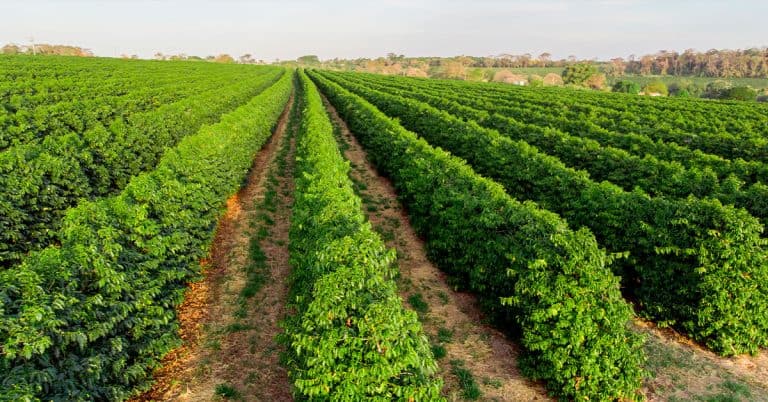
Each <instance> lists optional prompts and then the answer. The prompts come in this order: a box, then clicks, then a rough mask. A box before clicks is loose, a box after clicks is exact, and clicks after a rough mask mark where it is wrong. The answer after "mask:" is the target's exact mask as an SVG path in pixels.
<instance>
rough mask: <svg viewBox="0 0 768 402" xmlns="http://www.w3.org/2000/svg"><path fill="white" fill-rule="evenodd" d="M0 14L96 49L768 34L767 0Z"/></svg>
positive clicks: (545, 43) (140, 4) (223, 6)
mask: <svg viewBox="0 0 768 402" xmlns="http://www.w3.org/2000/svg"><path fill="white" fill-rule="evenodd" d="M0 21H2V24H0V44H3V43H9V42H13V43H19V44H28V43H29V42H30V38H32V37H33V38H34V40H35V42H39V43H55V44H72V45H78V46H83V47H85V48H89V49H91V50H93V51H94V52H95V53H96V54H97V55H99V56H117V55H120V54H138V55H139V56H141V57H151V56H152V55H153V54H154V53H155V52H157V51H160V52H163V53H166V54H177V53H186V54H189V55H199V56H205V55H210V54H219V53H229V54H231V55H233V56H239V55H241V54H244V53H251V54H253V55H254V57H255V58H257V59H263V60H267V61H272V60H274V59H276V58H279V59H281V60H286V59H295V58H296V57H298V56H301V55H306V54H316V55H318V56H319V57H320V58H321V59H329V58H334V57H341V58H353V57H378V56H384V55H385V54H386V53H389V52H394V53H397V54H404V55H406V56H456V55H461V54H465V55H473V56H488V55H497V54H501V53H510V54H523V53H531V54H533V55H538V54H540V53H542V52H545V51H546V52H550V53H552V55H553V56H554V58H565V57H567V56H569V55H575V56H577V57H579V58H599V59H607V58H611V57H618V56H621V57H627V56H629V55H630V54H636V55H641V54H647V53H653V52H656V51H658V50H661V49H666V50H678V51H682V50H685V49H687V48H694V49H697V50H702V51H704V50H707V49H711V48H718V49H722V48H730V49H737V48H740V49H744V48H749V47H760V46H766V45H768V1H766V0H734V1H712V0H701V1H697V0H666V1H661V0H645V1H644V0H571V1H565V0H539V1H534V0H510V1H502V0H476V1H458V0H442V1H440V0H410V1H409V0H378V1H373V2H367V1H350V0H328V1H309V0H220V1H203V0H185V1H182V0H130V1H129V0H112V1H109V0H102V1H98V0H58V1H54V0H19V1H17V0H0Z"/></svg>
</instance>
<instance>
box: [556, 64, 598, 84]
mask: <svg viewBox="0 0 768 402" xmlns="http://www.w3.org/2000/svg"><path fill="white" fill-rule="evenodd" d="M595 74H597V68H596V67H595V66H594V65H593V64H591V63H576V64H571V65H569V66H567V67H565V70H563V82H565V83H566V84H575V85H583V84H584V82H585V81H587V80H588V79H589V78H590V77H591V76H593V75H595Z"/></svg>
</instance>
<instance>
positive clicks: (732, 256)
mask: <svg viewBox="0 0 768 402" xmlns="http://www.w3.org/2000/svg"><path fill="white" fill-rule="evenodd" d="M349 87H350V89H351V90H353V91H357V92H359V93H361V94H364V96H365V98H366V99H367V100H368V101H370V102H372V103H373V104H374V105H375V106H377V107H378V108H379V109H380V110H382V111H383V112H384V113H387V114H388V115H390V116H392V117H396V118H398V119H399V121H400V122H401V124H402V125H403V126H404V127H405V128H407V129H410V130H412V131H414V132H416V133H418V134H419V135H420V136H422V137H423V138H424V139H425V140H426V141H428V142H429V143H430V144H432V145H434V146H439V147H442V148H443V149H446V150H447V151H449V152H451V153H453V154H454V155H457V156H458V157H461V158H463V159H465V160H466V161H467V162H469V164H470V165H471V166H472V167H473V168H474V169H475V170H476V171H477V172H478V173H480V174H482V175H484V176H486V177H489V178H492V179H495V180H497V181H498V182H499V183H501V184H502V185H503V186H504V187H505V189H506V190H507V192H508V193H509V194H510V195H511V196H513V197H518V198H520V199H527V200H531V201H534V202H537V203H538V204H539V205H541V206H542V207H543V208H546V209H548V210H551V211H553V212H556V213H558V214H560V215H561V216H562V217H563V218H565V219H566V220H567V221H568V222H569V223H570V224H571V225H575V226H579V227H581V226H586V227H588V228H590V229H591V230H592V231H593V232H594V233H595V235H596V236H597V239H598V241H599V242H600V244H601V245H603V246H605V247H606V248H608V250H609V251H612V252H615V253H623V252H628V258H626V259H622V260H620V261H618V263H619V264H617V267H619V268H620V269H619V273H620V274H621V275H622V276H623V279H624V284H625V286H627V287H628V288H629V290H631V291H632V292H633V294H634V296H635V297H636V299H637V300H638V303H639V306H640V308H641V312H642V314H644V315H645V316H648V317H650V318H652V319H654V320H656V321H657V322H658V323H659V324H662V325H672V324H673V325H675V326H676V327H677V328H679V329H680V330H681V331H683V332H685V333H687V334H688V335H690V336H691V337H692V338H694V339H696V340H697V341H700V342H702V343H705V344H706V345H707V346H709V347H710V348H712V349H713V350H714V351H716V352H718V353H721V354H724V355H734V354H739V353H745V352H753V353H754V352H756V351H757V350H758V348H760V347H762V346H766V345H768V255H767V254H766V251H765V246H766V241H765V240H764V239H763V238H762V237H761V234H762V231H763V226H762V225H761V224H760V223H759V221H758V220H757V219H755V218H754V217H752V216H750V215H749V214H748V213H747V212H746V211H744V210H742V209H736V208H733V207H729V206H723V205H722V204H721V203H720V202H719V201H717V200H701V199H697V198H693V197H689V198H687V199H667V198H663V197H649V196H648V195H647V194H645V193H643V192H639V191H633V192H626V191H624V190H622V189H621V188H619V187H617V186H616V185H613V184H611V183H608V182H603V183H596V182H594V181H592V180H591V179H590V178H589V176H588V174H586V173H585V172H583V171H576V170H574V169H571V168H568V167H567V166H565V165H564V164H563V163H562V162H561V161H560V160H559V159H557V158H555V157H552V156H549V155H546V154H543V153H542V152H541V151H539V150H538V149H537V148H535V147H533V146H531V145H529V144H527V143H525V142H523V141H514V140H512V139H510V138H508V137H505V136H502V135H501V134H499V133H498V132H497V131H495V130H491V129H487V128H484V127H481V126H479V125H478V124H477V123H475V122H472V121H463V120H461V119H459V118H457V117H455V116H453V115H451V114H449V113H447V112H445V111H440V110H438V109H435V108H433V107H431V106H429V105H427V104H424V103H422V102H419V101H416V100H411V99H406V98H402V97H399V96H396V95H388V94H385V93H381V92H376V91H371V90H367V89H365V88H363V87H361V86H353V85H349Z"/></svg>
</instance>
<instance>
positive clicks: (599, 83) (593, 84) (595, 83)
mask: <svg viewBox="0 0 768 402" xmlns="http://www.w3.org/2000/svg"><path fill="white" fill-rule="evenodd" d="M584 86H585V87H587V88H592V89H598V90H599V89H603V88H604V87H605V74H601V73H597V74H592V75H590V76H589V78H587V79H586V80H585V81H584Z"/></svg>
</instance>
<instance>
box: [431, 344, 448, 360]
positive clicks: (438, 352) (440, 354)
mask: <svg viewBox="0 0 768 402" xmlns="http://www.w3.org/2000/svg"><path fill="white" fill-rule="evenodd" d="M432 355H433V356H435V359H436V360H440V359H442V358H444V357H445V356H447V355H448V351H447V350H445V346H443V345H440V344H433V345H432Z"/></svg>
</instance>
